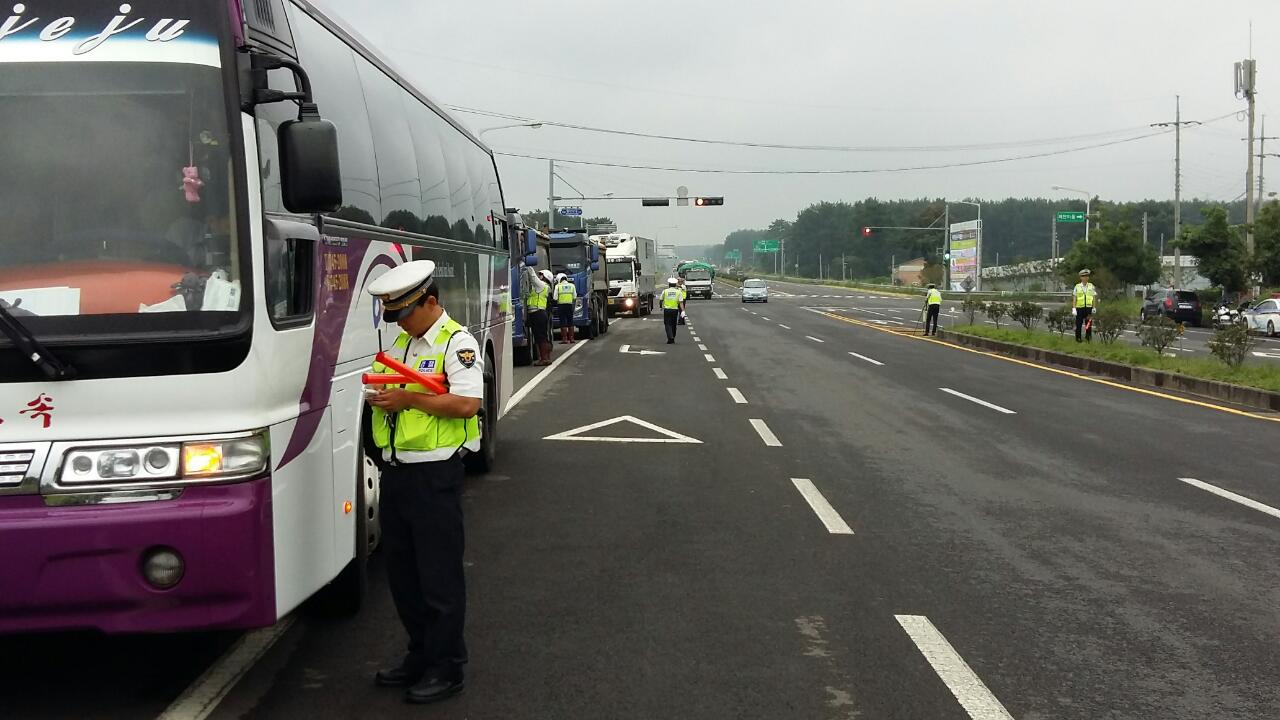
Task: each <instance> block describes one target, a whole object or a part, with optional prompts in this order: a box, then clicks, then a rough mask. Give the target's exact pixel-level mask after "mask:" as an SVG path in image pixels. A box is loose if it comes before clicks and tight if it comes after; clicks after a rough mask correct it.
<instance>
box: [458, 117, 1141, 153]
mask: <svg viewBox="0 0 1280 720" xmlns="http://www.w3.org/2000/svg"><path fill="white" fill-rule="evenodd" d="M449 108H450V109H451V110H454V111H456V112H461V113H466V114H469V115H480V116H483V117H491V118H498V119H502V120H512V121H516V122H529V123H532V122H538V123H541V124H542V125H547V126H550V127H558V128H565V129H568V130H580V131H583V132H593V133H603V134H606V135H621V136H625V137H636V138H646V139H650V140H668V141H673V142H686V143H695V144H700V145H725V146H729V147H745V148H757V149H767V150H810V151H815V150H816V151H821V152H857V153H875V152H961V151H967V150H1010V149H1015V148H1025V147H1036V146H1042V145H1062V144H1065V143H1070V142H1080V141H1084V140H1097V139H1100V138H1106V137H1112V136H1114V135H1119V134H1122V133H1132V132H1134V131H1136V130H1141V129H1145V128H1146V126H1145V125H1138V126H1134V127H1127V128H1120V129H1116V130H1107V131H1104V132H1096V133H1087V134H1084V135H1064V136H1061V137H1053V138H1038V139H1033V140H1011V141H1005V142H994V143H974V144H968V145H860V146H859V145H790V144H786V143H765V142H744V141H737V140H721V139H713V138H697V137H689V136H684V135H664V134H660V133H646V132H639V131H634V130H619V129H614V128H602V127H594V126H591V125H579V124H576V123H565V122H558V121H555V120H537V119H534V118H528V117H524V116H521V115H513V114H510V113H502V112H497V111H493V110H481V109H478V108H469V107H465V106H462V105H450V106H449Z"/></svg>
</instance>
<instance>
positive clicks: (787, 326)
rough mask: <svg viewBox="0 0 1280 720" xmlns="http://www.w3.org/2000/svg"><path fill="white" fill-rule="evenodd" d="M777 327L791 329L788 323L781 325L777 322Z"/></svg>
mask: <svg viewBox="0 0 1280 720" xmlns="http://www.w3.org/2000/svg"><path fill="white" fill-rule="evenodd" d="M778 327H780V328H782V329H783V330H790V329H791V327H790V326H789V325H783V324H782V323H778Z"/></svg>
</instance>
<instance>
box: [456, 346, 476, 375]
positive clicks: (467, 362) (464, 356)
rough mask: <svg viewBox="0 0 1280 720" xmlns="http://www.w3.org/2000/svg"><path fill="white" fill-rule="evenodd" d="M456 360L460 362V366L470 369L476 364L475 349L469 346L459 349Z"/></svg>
mask: <svg viewBox="0 0 1280 720" xmlns="http://www.w3.org/2000/svg"><path fill="white" fill-rule="evenodd" d="M458 362H460V363H462V367H464V368H466V369H468V370H470V369H471V368H472V367H473V366H474V365H475V364H476V351H475V350H472V349H471V348H465V349H462V350H459V351H458Z"/></svg>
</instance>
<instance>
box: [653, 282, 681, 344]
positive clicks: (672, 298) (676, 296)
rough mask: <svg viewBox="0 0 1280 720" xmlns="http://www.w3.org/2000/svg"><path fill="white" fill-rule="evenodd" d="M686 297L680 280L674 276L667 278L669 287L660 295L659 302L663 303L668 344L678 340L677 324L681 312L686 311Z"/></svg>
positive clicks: (663, 322)
mask: <svg viewBox="0 0 1280 720" xmlns="http://www.w3.org/2000/svg"><path fill="white" fill-rule="evenodd" d="M686 297H687V296H686V295H685V292H684V288H682V287H680V281H679V280H678V279H676V278H673V277H671V278H667V287H665V288H664V289H663V290H662V293H661V294H660V295H659V296H658V302H659V304H661V305H662V324H663V326H665V327H666V329H667V344H668V345H672V344H674V343H675V341H676V324H677V323H678V322H679V321H680V314H681V313H683V312H684V301H685V298H686Z"/></svg>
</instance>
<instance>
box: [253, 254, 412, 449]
mask: <svg viewBox="0 0 1280 720" xmlns="http://www.w3.org/2000/svg"><path fill="white" fill-rule="evenodd" d="M320 248H321V251H320V252H319V253H317V254H316V273H317V274H318V277H320V279H321V281H320V287H319V288H318V289H317V291H316V292H317V299H316V324H315V336H314V337H313V338H312V341H311V362H310V365H309V366H308V368H307V381H306V383H305V384H304V385H303V388H302V396H301V397H300V398H299V399H298V413H299V416H298V421H297V422H296V423H294V426H293V433H292V434H291V435H290V436H289V442H288V443H286V444H285V448H284V451H283V452H282V453H281V454H280V462H278V463H277V464H276V470H279V469H280V468H282V467H284V466H285V465H287V464H288V463H289V462H290V461H291V460H293V459H294V458H296V457H298V456H299V455H301V454H302V451H303V450H306V448H307V446H308V445H310V444H311V440H312V438H314V437H315V434H316V430H317V429H319V427H320V422H321V421H322V420H323V419H324V413H320V412H311V411H312V410H318V409H320V408H323V407H325V406H326V405H328V404H329V397H330V394H331V392H332V390H333V368H334V365H335V364H336V363H337V359H338V352H339V350H341V349H342V336H343V330H344V329H345V328H346V325H347V316H348V314H349V313H350V310H351V303H352V302H354V301H355V297H356V293H357V292H363V290H364V283H365V282H366V281H367V280H368V278H369V271H366V272H365V276H364V278H362V279H361V282H360V285H359V286H358V287H357V286H356V285H355V284H354V283H352V282H351V276H352V275H354V274H355V273H356V271H357V269H358V268H359V267H360V266H361V265H362V264H363V263H364V257H365V254H366V253H368V251H369V241H368V240H366V239H359V238H352V239H350V240H347V241H346V245H336V244H335V245H329V244H327V243H324V242H322V243H321V244H320ZM335 256H336V257H343V258H345V259H344V260H343V261H342V262H343V263H345V265H344V266H343V267H342V268H335V266H334V263H335V261H334V260H331V259H330V257H335ZM373 265H374V266H377V265H386V266H387V267H394V266H395V262H394V261H393V260H392V259H391V258H390V257H389V256H387V255H379V256H378V257H377V258H376V259H375V260H374V263H373ZM372 269H373V267H370V270H372ZM334 277H337V278H341V282H330V279H331V278H334Z"/></svg>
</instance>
